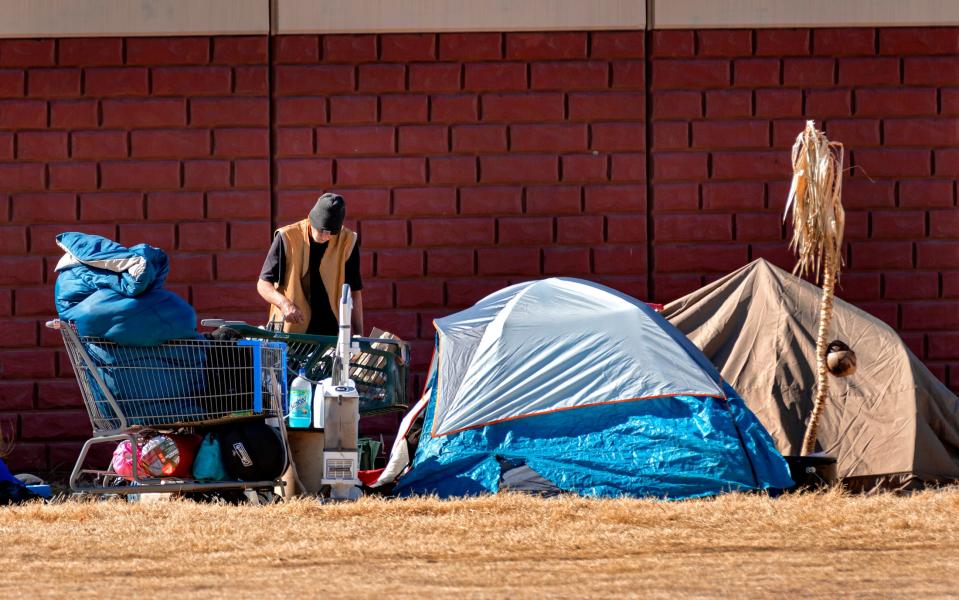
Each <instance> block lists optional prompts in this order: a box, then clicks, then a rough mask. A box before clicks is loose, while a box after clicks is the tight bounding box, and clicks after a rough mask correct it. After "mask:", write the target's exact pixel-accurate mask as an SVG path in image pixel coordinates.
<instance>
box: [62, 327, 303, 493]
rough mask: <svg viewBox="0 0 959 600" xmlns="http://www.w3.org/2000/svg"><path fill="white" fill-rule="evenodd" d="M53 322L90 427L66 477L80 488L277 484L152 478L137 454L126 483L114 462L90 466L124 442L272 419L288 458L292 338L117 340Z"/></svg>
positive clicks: (195, 488)
mask: <svg viewBox="0 0 959 600" xmlns="http://www.w3.org/2000/svg"><path fill="white" fill-rule="evenodd" d="M46 325H47V327H49V328H51V329H57V330H59V331H60V333H61V334H62V336H63V342H64V345H65V346H66V350H67V355H68V356H69V358H70V364H71V365H72V366H73V370H74V373H75V374H76V377H77V383H78V384H79V386H80V392H81V395H82V396H83V402H84V405H85V406H86V409H87V414H88V415H89V417H90V422H91V424H92V425H93V437H91V438H90V439H88V440H87V441H86V443H85V444H84V445H83V449H82V450H81V451H80V456H79V458H78V459H77V463H76V465H75V466H74V468H73V472H72V473H71V475H70V487H71V488H72V489H73V490H74V491H75V492H79V493H91V494H142V493H167V492H181V491H182V492H193V491H203V492H209V491H219V490H266V489H269V490H272V489H273V488H274V487H275V486H280V485H282V482H281V481H279V480H275V481H215V482H204V481H196V480H192V479H184V478H169V477H163V478H159V477H151V476H149V474H147V473H144V472H143V469H141V468H139V465H138V464H137V463H138V461H137V460H133V461H132V477H128V478H127V479H128V480H129V481H124V480H123V479H122V478H120V477H118V476H117V474H116V473H115V472H113V471H112V470H111V469H108V470H98V469H87V468H84V463H85V461H86V458H87V455H88V453H89V452H90V449H91V447H93V446H95V445H98V444H114V445H115V444H116V443H117V442H121V441H123V440H128V441H129V443H130V448H140V447H141V446H142V444H143V442H144V441H145V440H146V439H147V438H148V437H150V436H151V435H153V434H155V433H158V432H166V431H172V430H176V429H182V428H198V427H203V426H208V425H219V424H225V423H229V422H233V421H239V420H244V419H253V418H257V419H267V422H268V423H270V424H272V425H274V426H276V427H277V428H278V429H279V432H280V436H281V438H282V441H283V448H284V457H283V462H284V464H286V462H287V457H286V456H285V453H286V448H287V439H286V430H285V427H284V424H283V414H284V402H285V398H286V389H287V387H286V386H287V379H286V377H285V373H286V362H287V361H286V345H285V344H283V343H280V342H271V341H268V340H234V341H213V340H209V341H208V340H203V339H196V340H173V341H170V342H167V343H164V344H160V345H157V346H143V347H137V346H120V345H118V344H115V343H113V342H110V341H108V340H106V339H103V338H98V337H86V336H80V335H79V334H78V333H77V330H76V327H75V326H74V324H72V323H69V322H66V321H60V320H54V321H49V322H48V323H47V324H46Z"/></svg>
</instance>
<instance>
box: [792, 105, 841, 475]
mask: <svg viewBox="0 0 959 600" xmlns="http://www.w3.org/2000/svg"><path fill="white" fill-rule="evenodd" d="M842 160H843V147H842V144H840V143H838V142H830V141H829V140H828V139H827V138H826V135H825V134H824V133H823V132H822V131H819V130H818V129H816V124H815V122H813V121H806V128H805V129H804V130H803V131H802V133H800V134H799V135H798V136H797V137H796V143H795V144H794V145H793V149H792V165H793V179H792V185H791V186H790V188H789V196H788V197H787V199H786V211H785V213H784V214H783V220H785V219H786V217H787V216H788V215H789V213H790V209H791V210H792V223H793V233H792V240H791V241H790V243H789V247H790V249H791V250H793V251H794V252H795V253H796V255H797V259H796V266H795V268H794V269H793V273H794V274H796V273H798V274H799V275H807V274H811V275H812V276H813V279H814V281H816V282H819V281H821V282H822V288H823V293H822V299H821V301H820V304H819V330H818V332H817V335H816V396H815V399H814V400H813V410H812V414H811V415H810V417H809V423H808V424H807V425H806V433H805V435H804V436H803V444H802V454H803V455H804V456H806V455H809V454H812V453H813V452H814V451H815V450H816V436H817V433H818V429H819V421H820V419H821V418H822V413H823V409H824V407H825V405H826V399H827V397H828V395H829V380H828V379H827V378H826V376H827V373H828V370H827V365H826V346H827V341H826V340H827V336H828V335H829V323H830V321H832V303H833V298H834V297H835V292H836V289H835V288H836V283H837V282H838V281H839V273H840V271H841V270H842V237H843V231H844V229H845V225H846V215H845V212H844V211H843V208H842ZM820 276H821V277H820Z"/></svg>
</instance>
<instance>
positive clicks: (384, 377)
mask: <svg viewBox="0 0 959 600" xmlns="http://www.w3.org/2000/svg"><path fill="white" fill-rule="evenodd" d="M202 324H203V325H204V326H205V327H229V328H231V329H234V330H236V331H237V332H238V333H239V334H240V335H242V336H243V337H244V338H247V339H258V340H266V341H271V342H284V343H285V344H286V346H287V352H286V356H287V378H286V382H287V385H289V384H290V383H292V381H293V378H294V377H296V375H297V373H298V372H299V371H300V369H303V370H304V372H305V374H306V377H307V379H310V380H312V381H321V380H323V379H326V378H327V377H330V376H331V374H332V371H333V363H334V360H335V359H336V340H337V338H336V336H335V335H308V334H305V333H284V332H283V331H277V330H276V329H273V328H262V327H255V326H253V325H249V324H247V323H245V322H243V321H225V320H223V319H204V320H203V321H202ZM352 342H354V344H355V345H356V346H357V347H358V348H359V350H358V351H357V352H355V353H354V354H353V356H352V358H351V360H350V379H352V380H353V382H354V383H356V389H357V392H358V393H359V396H360V414H361V415H363V416H370V415H377V414H382V413H388V412H399V411H405V410H406V409H407V400H406V387H407V381H408V378H409V363H410V354H409V345H408V344H407V343H406V342H403V341H402V340H397V339H390V338H365V337H354V338H352Z"/></svg>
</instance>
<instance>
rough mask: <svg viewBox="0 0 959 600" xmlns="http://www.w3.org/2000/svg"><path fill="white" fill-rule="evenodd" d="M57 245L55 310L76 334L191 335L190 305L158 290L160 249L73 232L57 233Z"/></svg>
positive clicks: (128, 339) (142, 342)
mask: <svg viewBox="0 0 959 600" xmlns="http://www.w3.org/2000/svg"><path fill="white" fill-rule="evenodd" d="M57 245H59V246H60V248H62V249H63V250H64V252H66V254H65V255H64V256H63V258H62V259H60V262H59V263H58V264H57V267H56V271H57V274H58V276H57V283H56V288H55V293H56V307H57V313H58V314H59V315H60V318H61V319H63V320H66V321H72V322H73V323H74V324H76V327H77V332H78V333H79V334H80V335H81V336H95V337H103V338H106V339H108V340H110V341H112V342H116V343H118V344H121V345H124V346H155V345H157V344H161V343H163V342H166V341H168V340H172V339H178V338H195V337H196V335H197V334H196V312H195V311H194V310H193V307H192V306H190V305H189V304H188V303H187V302H186V301H185V300H183V299H182V298H180V297H179V296H177V295H176V294H174V293H172V292H169V291H166V290H164V289H162V286H163V282H164V281H165V280H166V276H167V274H168V273H169V270H170V265H169V260H168V259H167V255H166V253H164V252H163V250H161V249H159V248H154V247H153V246H149V245H147V244H137V245H136V246H133V247H132V248H126V247H124V246H121V245H120V244H118V243H116V242H114V241H112V240H108V239H106V238H104V237H100V236H98V235H90V234H85V233H77V232H69V233H61V234H60V235H58V236H57Z"/></svg>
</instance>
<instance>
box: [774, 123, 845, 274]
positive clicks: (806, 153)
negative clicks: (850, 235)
mask: <svg viewBox="0 0 959 600" xmlns="http://www.w3.org/2000/svg"><path fill="white" fill-rule="evenodd" d="M842 161H843V147H842V144H840V143H839V142H830V141H829V140H828V139H827V138H826V134H824V133H823V132H821V131H819V130H817V129H816V124H815V122H814V121H806V129H804V130H803V132H802V133H800V134H799V135H798V136H797V137H796V143H795V144H794V145H793V150H792V165H793V179H792V185H791V186H790V188H789V196H787V198H786V210H785V212H784V213H783V220H784V221H785V220H786V217H787V216H788V215H789V209H790V208H792V218H793V236H792V240H791V241H790V243H789V248H790V249H791V250H793V251H794V252H796V253H797V254H798V255H799V258H798V260H797V261H796V267H795V268H794V269H793V273H794V274H796V273H798V274H799V275H806V274H812V275H813V276H814V279H815V280H816V281H819V280H820V272H821V271H822V270H823V269H824V268H825V267H826V265H827V264H831V265H832V266H833V268H834V270H835V273H836V278H837V279H838V278H839V269H840V267H841V265H842V236H843V230H844V229H845V226H846V213H845V212H844V211H843V208H842Z"/></svg>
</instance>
